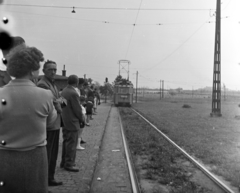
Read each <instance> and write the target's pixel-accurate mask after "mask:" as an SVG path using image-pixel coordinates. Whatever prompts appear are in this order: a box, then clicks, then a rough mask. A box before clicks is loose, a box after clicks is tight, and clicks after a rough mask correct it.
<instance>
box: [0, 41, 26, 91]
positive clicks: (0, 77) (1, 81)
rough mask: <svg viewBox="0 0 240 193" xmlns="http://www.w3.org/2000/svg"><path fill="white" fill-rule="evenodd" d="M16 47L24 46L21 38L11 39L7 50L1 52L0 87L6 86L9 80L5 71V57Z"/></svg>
mask: <svg viewBox="0 0 240 193" xmlns="http://www.w3.org/2000/svg"><path fill="white" fill-rule="evenodd" d="M17 46H26V45H25V41H24V39H23V38H22V37H19V36H16V37H12V43H11V45H10V47H9V48H7V49H3V50H2V55H3V59H2V58H1V61H0V87H3V86H4V85H6V84H8V83H9V82H10V80H11V77H10V75H9V74H8V73H7V71H6V68H7V67H6V65H7V59H6V58H7V55H8V54H9V52H10V51H11V50H12V49H13V48H15V47H17Z"/></svg>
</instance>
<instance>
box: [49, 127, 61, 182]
mask: <svg viewBox="0 0 240 193" xmlns="http://www.w3.org/2000/svg"><path fill="white" fill-rule="evenodd" d="M59 131H60V129H58V130H52V131H47V158H48V180H54V174H55V169H56V165H57V157H58V147H59Z"/></svg>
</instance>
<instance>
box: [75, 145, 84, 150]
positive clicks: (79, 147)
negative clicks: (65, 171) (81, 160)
mask: <svg viewBox="0 0 240 193" xmlns="http://www.w3.org/2000/svg"><path fill="white" fill-rule="evenodd" d="M77 149H80V150H84V149H85V148H84V147H82V146H80V145H79V146H77Z"/></svg>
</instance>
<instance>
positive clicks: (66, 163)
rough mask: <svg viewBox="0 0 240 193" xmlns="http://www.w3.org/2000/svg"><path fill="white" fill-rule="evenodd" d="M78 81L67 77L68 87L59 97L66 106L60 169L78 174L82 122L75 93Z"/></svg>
mask: <svg viewBox="0 0 240 193" xmlns="http://www.w3.org/2000/svg"><path fill="white" fill-rule="evenodd" d="M78 83H79V79H78V77H77V76H76V75H71V76H69V77H68V86H67V87H65V88H64V89H63V91H62V93H61V95H62V96H63V97H64V98H65V99H66V100H67V104H68V105H67V106H66V107H65V108H64V109H63V112H62V119H63V124H64V127H63V146H62V161H61V164H60V167H61V168H64V169H65V170H67V171H70V172H78V171H79V169H78V168H77V167H76V164H75V159H76V147H77V143H78V131H79V130H80V122H83V121H84V120H83V114H82V108H81V105H80V103H79V95H78V93H77V87H78Z"/></svg>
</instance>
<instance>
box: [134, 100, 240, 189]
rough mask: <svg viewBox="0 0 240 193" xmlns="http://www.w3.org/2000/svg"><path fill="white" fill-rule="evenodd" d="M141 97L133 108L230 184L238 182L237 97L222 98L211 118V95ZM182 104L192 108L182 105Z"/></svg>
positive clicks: (239, 135)
mask: <svg viewBox="0 0 240 193" xmlns="http://www.w3.org/2000/svg"><path fill="white" fill-rule="evenodd" d="M144 99H145V100H144V101H140V102H139V103H137V104H136V103H135V104H134V105H133V107H134V108H135V109H137V110H138V111H139V112H141V113H142V114H143V115H144V116H145V117H147V118H148V119H149V120H150V121H151V122H152V123H153V124H155V125H156V126H157V127H158V128H159V129H161V131H163V132H164V133H165V134H167V135H168V136H169V137H170V138H171V139H172V140H173V141H175V142H176V143H177V144H178V145H179V146H181V147H182V148H183V149H185V150H186V151H187V152H188V153H190V155H192V156H194V157H195V158H197V159H198V160H200V161H201V162H203V163H204V164H205V165H207V166H208V167H209V168H210V169H211V171H212V172H214V173H215V174H217V175H220V176H223V177H224V179H225V180H227V181H230V182H231V184H232V185H233V186H238V185H239V184H240V119H239V117H236V116H238V115H240V108H239V107H238V104H239V103H238V101H237V100H230V99H227V100H226V101H223V100H222V108H221V112H222V117H210V113H211V99H210V98H177V97H176V98H168V99H163V100H159V99H154V98H151V99H147V98H144ZM184 104H187V105H190V106H191V108H182V106H183V105H184Z"/></svg>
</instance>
